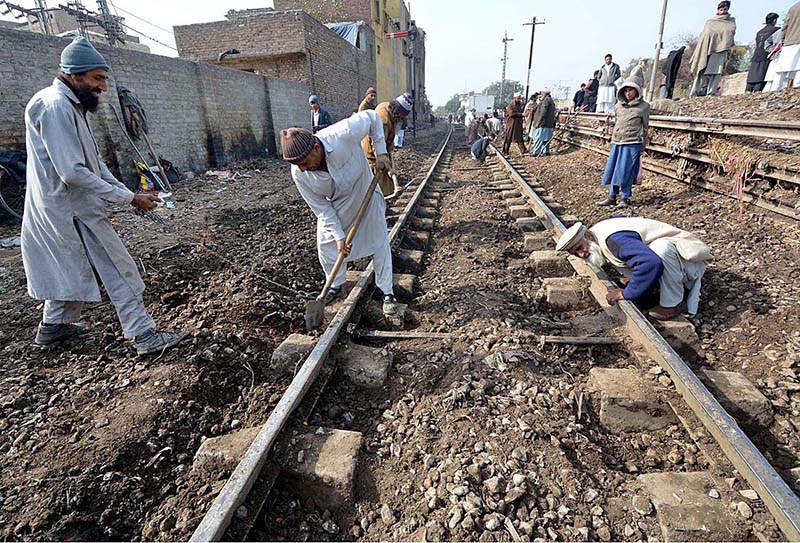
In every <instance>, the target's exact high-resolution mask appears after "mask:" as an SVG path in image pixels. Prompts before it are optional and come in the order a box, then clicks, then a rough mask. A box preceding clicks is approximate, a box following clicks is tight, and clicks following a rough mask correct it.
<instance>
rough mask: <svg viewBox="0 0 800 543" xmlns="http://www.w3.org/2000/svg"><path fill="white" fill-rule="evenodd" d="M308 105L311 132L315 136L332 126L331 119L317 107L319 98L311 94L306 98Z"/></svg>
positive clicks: (323, 110) (322, 109)
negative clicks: (309, 108)
mask: <svg viewBox="0 0 800 543" xmlns="http://www.w3.org/2000/svg"><path fill="white" fill-rule="evenodd" d="M308 105H309V107H311V132H312V133H313V134H316V133H317V132H319V131H320V130H322V129H323V128H328V127H329V126H330V125H332V124H333V117H331V114H330V113H328V110H327V109H324V108H323V107H322V106H320V105H319V96H317V95H316V94H312V95H311V96H309V97H308Z"/></svg>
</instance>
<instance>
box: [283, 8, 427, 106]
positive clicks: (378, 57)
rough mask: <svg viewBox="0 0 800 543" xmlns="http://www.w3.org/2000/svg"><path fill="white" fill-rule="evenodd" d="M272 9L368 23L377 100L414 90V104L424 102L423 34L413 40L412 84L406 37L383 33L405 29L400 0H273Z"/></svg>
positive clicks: (406, 12) (404, 10)
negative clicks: (297, 10)
mask: <svg viewBox="0 0 800 543" xmlns="http://www.w3.org/2000/svg"><path fill="white" fill-rule="evenodd" d="M274 5H275V9H276V10H287V9H301V10H303V11H305V12H307V13H309V14H311V15H312V16H313V17H314V18H316V19H318V20H320V21H322V22H323V23H334V22H342V21H365V22H369V24H370V26H371V27H372V30H373V33H374V36H375V68H376V80H377V86H376V90H377V91H378V101H379V102H385V101H388V100H391V99H392V98H395V97H396V96H399V95H401V94H403V93H404V92H410V91H412V90H413V91H414V95H415V97H416V99H417V104H420V105H422V104H426V103H427V100H426V99H425V98H424V97H425V36H424V32H420V34H421V37H418V38H417V40H415V42H416V43H415V44H414V55H415V57H416V58H415V61H414V66H415V77H414V79H415V81H414V82H415V85H413V86H412V81H411V62H412V60H411V58H410V56H409V55H410V52H411V44H410V41H411V40H410V39H409V38H395V39H390V38H387V37H386V34H387V33H390V32H400V31H404V30H408V29H409V27H410V26H411V15H410V13H409V10H408V6H407V5H406V3H405V1H404V0H322V1H320V0H274Z"/></svg>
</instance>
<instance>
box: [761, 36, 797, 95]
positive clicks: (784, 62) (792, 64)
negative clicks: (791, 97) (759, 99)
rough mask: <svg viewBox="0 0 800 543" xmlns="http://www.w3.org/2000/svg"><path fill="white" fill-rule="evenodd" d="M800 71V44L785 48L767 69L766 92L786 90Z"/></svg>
mask: <svg viewBox="0 0 800 543" xmlns="http://www.w3.org/2000/svg"><path fill="white" fill-rule="evenodd" d="M798 71H800V44H797V45H790V46H788V47H783V48H782V49H781V51H780V53H778V55H777V57H776V58H774V59H773V60H772V62H770V64H769V68H768V69H767V75H766V78H765V81H767V85H766V87H765V89H764V91H765V92H771V91H778V90H781V89H785V88H786V87H787V86H788V84H789V81H790V80H792V79H795V78H796V76H797V72H798Z"/></svg>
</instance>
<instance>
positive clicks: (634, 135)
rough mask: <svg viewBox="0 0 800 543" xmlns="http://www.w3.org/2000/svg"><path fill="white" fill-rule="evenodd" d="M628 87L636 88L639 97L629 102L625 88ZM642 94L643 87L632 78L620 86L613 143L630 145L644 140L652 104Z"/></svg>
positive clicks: (612, 137)
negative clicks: (643, 98)
mask: <svg viewBox="0 0 800 543" xmlns="http://www.w3.org/2000/svg"><path fill="white" fill-rule="evenodd" d="M627 87H633V88H634V89H636V90H637V92H638V93H639V97H637V98H636V99H634V100H632V101H630V102H628V101H627V100H626V99H625V89H626V88H627ZM641 96H642V89H641V87H639V85H638V84H636V83H635V82H633V81H631V80H627V81H625V83H623V84H622V86H621V87H620V88H619V92H617V107H616V108H615V109H614V115H615V116H616V120H615V122H614V133H613V134H612V135H611V143H615V144H617V145H628V144H633V143H643V142H644V139H645V136H646V134H647V127H648V126H650V104H648V103H647V102H645V101H644V100H642V98H641Z"/></svg>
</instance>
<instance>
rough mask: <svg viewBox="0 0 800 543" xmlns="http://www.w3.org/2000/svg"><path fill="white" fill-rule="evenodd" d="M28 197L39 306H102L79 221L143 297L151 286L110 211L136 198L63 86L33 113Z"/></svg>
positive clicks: (29, 273)
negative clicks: (103, 154) (57, 303)
mask: <svg viewBox="0 0 800 543" xmlns="http://www.w3.org/2000/svg"><path fill="white" fill-rule="evenodd" d="M25 141H26V145H27V148H28V166H27V189H26V190H27V192H26V197H25V213H24V216H23V219H22V235H21V237H22V261H23V264H24V266H25V275H26V277H27V279H28V294H29V295H30V296H31V297H33V298H36V299H38V300H61V301H83V302H97V301H100V289H99V287H98V285H97V280H96V279H95V275H94V272H93V270H92V266H91V264H90V263H89V259H88V257H87V256H86V250H85V249H84V246H83V242H82V241H81V238H80V236H79V234H78V231H77V229H76V228H75V220H76V219H78V220H80V221H81V222H82V223H83V224H85V225H86V226H87V227H88V228H89V229H90V230H91V231H92V232H93V233H94V234H95V235H96V236H97V239H98V240H100V243H102V245H103V247H104V248H105V250H106V251H107V252H108V256H109V257H110V258H111V260H112V261H113V262H114V265H115V266H116V267H117V269H118V270H119V272H120V274H121V275H122V276H123V277H124V278H125V280H126V282H127V283H128V285H129V286H130V288H131V290H132V291H133V292H134V294H136V295H137V296H138V295H140V294H141V293H142V292H143V291H144V283H143V282H142V279H141V277H140V276H139V270H138V268H137V267H136V264H135V263H134V261H133V259H132V258H131V256H130V254H128V251H127V249H126V248H125V246H124V245H123V244H122V240H120V239H119V236H118V235H117V233H116V232H115V231H114V227H113V226H112V225H111V222H110V221H109V219H108V214H107V212H106V204H107V203H115V204H129V203H130V202H131V200H133V193H132V192H131V191H130V190H128V189H127V188H126V187H125V185H123V184H122V183H120V182H119V181H117V180H116V179H115V178H114V176H113V175H112V174H111V172H109V171H108V168H107V167H106V165H105V164H104V163H103V161H102V160H101V159H100V153H99V150H98V147H97V142H96V141H95V139H94V135H93V134H92V131H91V129H90V128H89V123H88V121H87V119H86V112H85V111H84V109H83V107H82V106H81V105H80V101H79V100H78V98H77V97H76V96H75V93H73V92H72V90H71V89H70V88H69V87H68V86H67V85H66V84H65V83H63V82H62V81H60V80H58V79H56V80H55V81H53V84H52V85H51V86H50V87H47V88H46V89H43V90H41V91H39V92H38V93H36V94H35V95H34V96H33V98H31V100H30V102H28V105H27V107H26V108H25Z"/></svg>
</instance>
